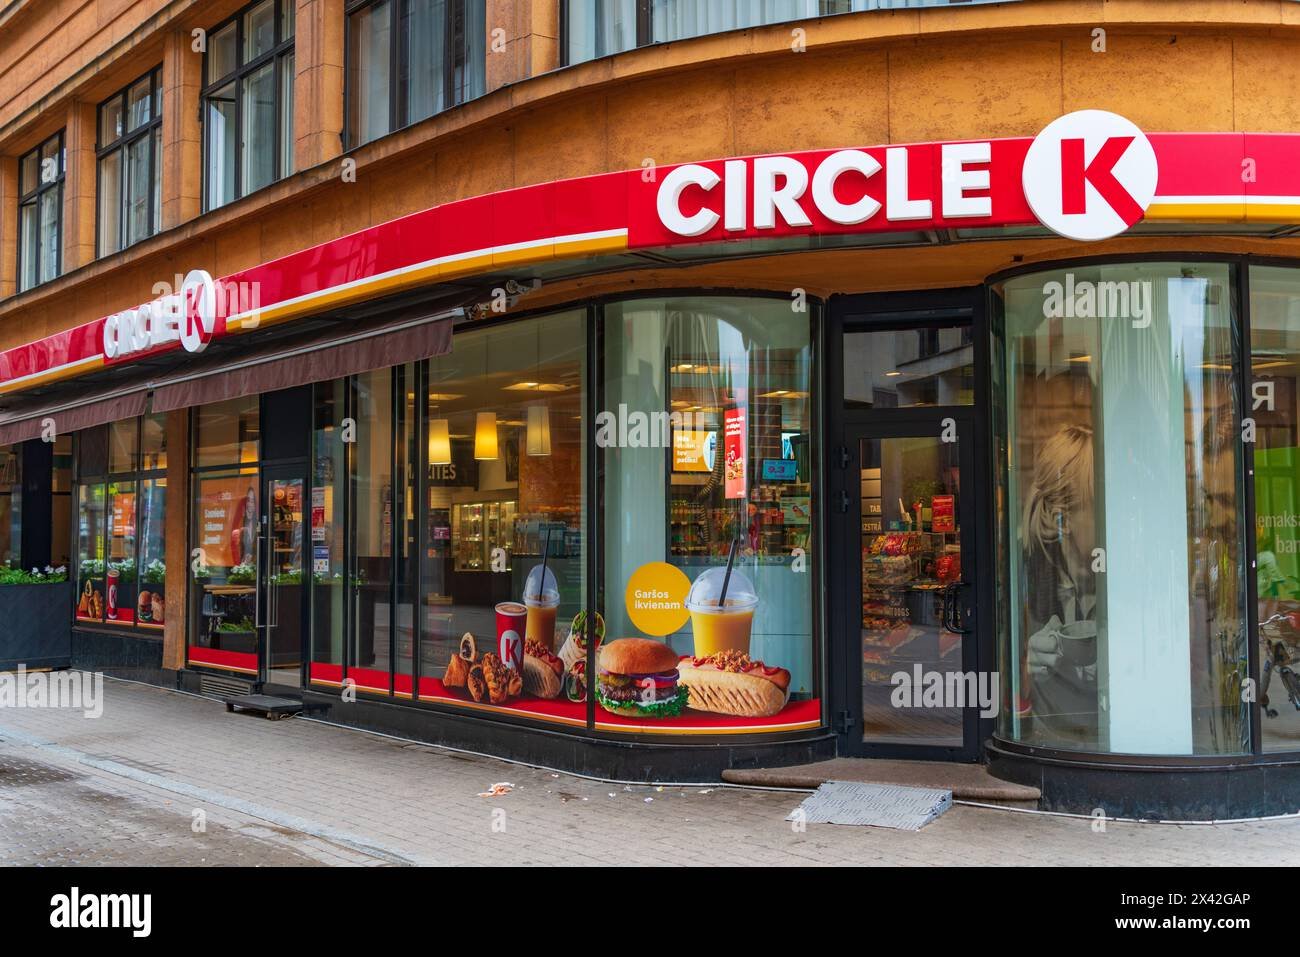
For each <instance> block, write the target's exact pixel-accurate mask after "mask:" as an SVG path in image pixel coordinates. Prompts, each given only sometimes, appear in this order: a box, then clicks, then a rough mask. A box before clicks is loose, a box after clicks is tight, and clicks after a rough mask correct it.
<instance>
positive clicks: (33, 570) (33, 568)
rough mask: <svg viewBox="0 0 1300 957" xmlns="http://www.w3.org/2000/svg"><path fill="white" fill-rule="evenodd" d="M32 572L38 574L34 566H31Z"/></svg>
mask: <svg viewBox="0 0 1300 957" xmlns="http://www.w3.org/2000/svg"><path fill="white" fill-rule="evenodd" d="M32 574H33V575H39V574H40V572H39V571H37V570H36V567H35V566H32Z"/></svg>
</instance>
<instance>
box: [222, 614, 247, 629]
mask: <svg viewBox="0 0 1300 957" xmlns="http://www.w3.org/2000/svg"><path fill="white" fill-rule="evenodd" d="M253 627H254V626H253V620H252V619H251V618H249V617H248V616H247V615H245V616H244V617H243V618H240V619H237V620H236V621H223V622H222V623H221V624H219V625H217V631H225V632H232V631H252V630H253Z"/></svg>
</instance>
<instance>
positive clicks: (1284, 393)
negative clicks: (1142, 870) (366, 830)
mask: <svg viewBox="0 0 1300 957" xmlns="http://www.w3.org/2000/svg"><path fill="white" fill-rule="evenodd" d="M0 46H3V48H4V49H5V50H6V51H8V52H9V53H10V55H9V56H7V57H4V58H0V59H3V66H0V77H3V79H4V81H5V82H4V83H3V84H0V91H2V92H0V444H3V445H4V448H5V452H6V458H5V463H6V464H5V467H4V470H3V473H2V475H0V479H2V481H3V485H4V487H3V489H0V510H4V511H5V512H6V514H5V515H4V516H0V559H4V560H6V561H8V562H9V563H10V564H11V565H13V566H15V567H29V566H38V567H40V566H44V565H46V564H50V565H52V566H54V565H66V567H67V568H68V569H69V578H70V581H71V586H70V587H69V588H67V589H66V590H64V591H63V592H61V593H60V597H59V599H58V600H59V601H60V602H62V603H63V604H64V605H66V620H67V622H68V625H69V628H70V632H71V655H70V657H71V661H72V663H73V664H74V665H76V666H80V667H89V668H99V669H103V670H105V671H108V672H110V673H117V674H122V675H128V676H135V677H138V678H143V679H144V680H149V681H153V682H156V683H160V684H164V685H167V686H180V687H185V688H190V689H195V690H202V691H205V692H210V693H234V692H238V691H241V690H250V689H253V688H264V689H266V690H269V691H273V692H277V693H282V694H292V695H297V696H301V697H302V699H303V701H304V703H305V704H306V705H307V706H309V707H311V708H314V709H319V710H320V711H321V712H323V713H325V714H326V715H327V716H328V717H329V718H330V719H331V720H335V721H340V722H344V723H349V724H355V725H358V726H362V727H368V728H377V729H386V730H394V731H398V732H400V733H403V734H408V735H411V736H415V737H418V738H421V739H424V740H429V741H437V742H443V743H448V744H453V745H457V746H466V747H473V748H475V749H478V750H484V751H487V752H490V753H496V754H501V755H506V756H511V757H521V758H525V759H529V760H537V761H542V762H544V763H547V764H551V765H555V766H563V767H568V768H572V769H575V770H580V771H584V772H592V773H599V774H606V775H610V776H616V777H624V778H636V779H665V778H674V779H679V780H680V779H687V780H700V779H702V778H707V777H712V776H715V775H716V774H717V773H719V772H720V771H721V770H723V769H725V768H727V767H742V766H755V765H762V764H790V763H796V762H801V761H807V760H812V759H816V758H820V757H829V756H833V755H835V754H842V755H860V756H865V757H894V758H900V757H901V758H916V759H941V760H953V761H987V762H988V763H989V765H990V768H991V769H992V771H993V772H994V773H995V774H999V775H1002V776H1005V777H1008V778H1011V779H1014V780H1019V781H1025V782H1030V783H1033V784H1036V785H1038V786H1039V787H1040V788H1041V789H1042V791H1043V795H1044V805H1045V806H1048V807H1054V808H1064V809H1071V810H1080V809H1082V810H1085V811H1091V810H1092V809H1093V808H1095V807H1099V806H1100V807H1104V808H1106V809H1107V812H1108V813H1113V814H1120V815H1124V814H1143V815H1145V814H1160V815H1161V816H1165V817H1205V818H1208V817H1219V818H1222V817H1224V816H1240V815H1246V814H1259V813H1276V812H1281V811H1293V810H1295V807H1296V804H1297V803H1300V677H1297V676H1296V675H1295V674H1294V673H1293V671H1292V668H1291V664H1292V658H1293V656H1294V655H1295V654H1297V653H1300V519H1297V518H1296V516H1297V514H1298V512H1297V509H1298V508H1300V506H1298V505H1297V504H1296V496H1297V484H1296V483H1297V460H1296V458H1295V456H1296V454H1297V452H1296V450H1297V448H1300V404H1298V403H1300V398H1298V397H1297V394H1296V382H1297V376H1298V375H1300V367H1298V365H1297V363H1300V106H1297V105H1296V101H1295V98H1294V91H1295V90H1296V89H1297V88H1300V66H1297V64H1300V56H1297V53H1300V3H1295V2H1293V0H1244V2H1240V3H1230V4H1229V3H1222V2H1214V0H1192V2H1184V3H1177V4H1174V3H1164V2H1155V0H1112V2H1107V3H1103V2H1099V0H1008V2H1002V3H978V2H963V3H946V2H939V0H910V2H902V0H898V2H895V0H773V2H767V0H764V2H759V0H752V2H750V0H708V2H706V0H439V2H433V0H257V2H251V3H250V2H247V0H235V2H215V0H214V2H204V0H116V2H110V0H99V2H79V0H50V2H43V3H36V2H31V0H11V2H9V3H8V4H7V5H5V6H4V7H3V8H0ZM50 594H54V593H53V592H51V593H50ZM633 638H641V639H645V638H651V639H654V640H656V641H658V642H660V646H662V645H664V644H666V645H667V648H669V649H670V650H671V653H672V654H671V656H670V658H675V659H676V660H677V662H678V664H677V667H676V669H674V668H672V667H671V661H670V660H667V659H663V657H662V655H657V654H656V653H655V652H654V650H653V649H652V650H647V646H644V645H637V644H636V643H635V642H629V643H626V644H622V645H617V646H616V645H615V642H619V641H622V640H624V639H633ZM601 649H610V650H611V651H614V650H615V649H617V650H618V651H619V652H622V654H611V655H609V656H606V657H603V658H602V653H601ZM3 658H4V656H3V655H0V659H3Z"/></svg>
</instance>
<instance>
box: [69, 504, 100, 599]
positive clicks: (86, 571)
mask: <svg viewBox="0 0 1300 957" xmlns="http://www.w3.org/2000/svg"><path fill="white" fill-rule="evenodd" d="M104 572H105V567H104V486H103V484H102V483H96V484H93V485H82V486H80V488H79V489H78V490H77V565H76V574H75V580H76V582H77V618H78V619H79V620H82V621H103V620H104ZM69 577H70V578H71V577H73V576H72V575H69Z"/></svg>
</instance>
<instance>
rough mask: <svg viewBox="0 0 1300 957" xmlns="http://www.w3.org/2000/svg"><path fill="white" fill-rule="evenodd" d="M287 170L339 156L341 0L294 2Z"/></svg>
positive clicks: (304, 167)
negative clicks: (290, 158) (289, 161)
mask: <svg viewBox="0 0 1300 957" xmlns="http://www.w3.org/2000/svg"><path fill="white" fill-rule="evenodd" d="M297 4H298V8H297V14H296V23H297V25H296V27H295V29H296V31H297V32H296V36H295V37H294V73H295V74H296V76H295V77H294V91H293V138H294V143H293V168H294V169H295V170H305V169H310V168H311V167H313V166H318V165H320V164H321V163H326V162H328V161H329V160H332V159H334V158H335V157H336V156H339V155H340V154H341V153H342V152H343V43H344V35H345V26H344V17H343V0H297Z"/></svg>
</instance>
